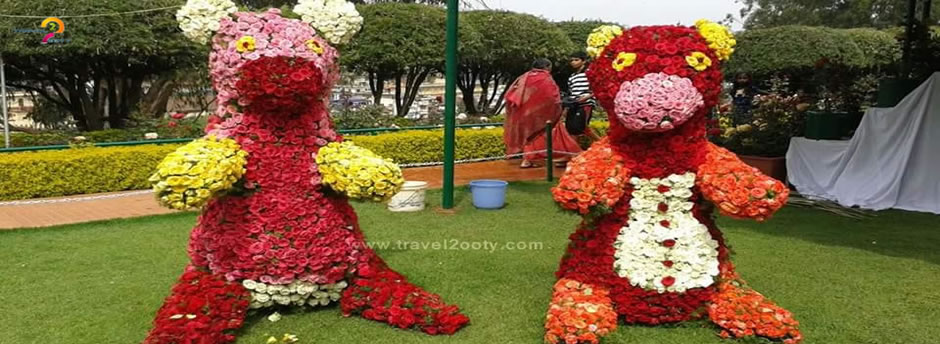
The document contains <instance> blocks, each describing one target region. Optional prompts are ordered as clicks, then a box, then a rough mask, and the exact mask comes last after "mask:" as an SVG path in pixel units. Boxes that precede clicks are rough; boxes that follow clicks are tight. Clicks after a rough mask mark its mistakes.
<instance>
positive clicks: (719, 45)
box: [695, 19, 738, 61]
mask: <svg viewBox="0 0 940 344" xmlns="http://www.w3.org/2000/svg"><path fill="white" fill-rule="evenodd" d="M695 28H696V29H698V33H699V34H700V35H702V37H703V38H705V41H707V42H708V47H709V48H711V49H712V50H713V51H714V52H715V56H718V59H719V60H722V61H725V60H728V59H729V58H731V53H733V52H734V45H735V44H737V43H738V42H737V41H735V40H734V35H732V34H731V30H728V28H727V27H725V26H724V25H721V24H718V23H715V22H712V21H709V20H705V19H700V20H698V21H696V22H695Z"/></svg>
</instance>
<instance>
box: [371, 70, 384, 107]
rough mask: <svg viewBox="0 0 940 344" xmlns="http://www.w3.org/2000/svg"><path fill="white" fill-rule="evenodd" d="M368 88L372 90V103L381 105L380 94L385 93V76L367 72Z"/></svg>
mask: <svg viewBox="0 0 940 344" xmlns="http://www.w3.org/2000/svg"><path fill="white" fill-rule="evenodd" d="M369 90H370V91H372V103H373V104H375V105H382V94H383V93H385V78H384V77H382V76H381V75H379V73H373V72H369Z"/></svg>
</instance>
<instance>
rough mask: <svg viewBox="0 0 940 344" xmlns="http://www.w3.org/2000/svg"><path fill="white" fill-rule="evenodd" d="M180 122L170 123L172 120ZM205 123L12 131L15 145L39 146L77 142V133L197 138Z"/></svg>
mask: <svg viewBox="0 0 940 344" xmlns="http://www.w3.org/2000/svg"><path fill="white" fill-rule="evenodd" d="M171 122H175V123H177V124H176V125H175V126H170V125H169V123H171ZM204 127H205V123H203V122H202V120H199V119H183V120H165V119H161V120H152V121H148V122H146V123H141V125H140V126H138V127H135V128H130V129H105V130H95V131H85V132H77V131H66V130H62V131H45V132H41V133H38V134H28V133H13V134H11V135H10V145H11V146H12V147H36V146H52V145H66V144H69V143H71V142H74V141H75V140H74V138H75V137H76V136H83V137H85V140H84V142H86V143H101V142H127V141H143V140H144V139H145V137H144V134H146V133H151V132H153V133H157V135H158V136H159V138H160V139H178V138H193V137H200V136H202V135H203V128H204Z"/></svg>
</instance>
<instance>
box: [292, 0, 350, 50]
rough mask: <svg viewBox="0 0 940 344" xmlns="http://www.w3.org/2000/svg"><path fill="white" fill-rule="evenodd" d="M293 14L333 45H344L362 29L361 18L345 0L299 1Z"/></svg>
mask: <svg viewBox="0 0 940 344" xmlns="http://www.w3.org/2000/svg"><path fill="white" fill-rule="evenodd" d="M293 11H294V13H296V14H299V15H300V19H301V20H303V21H304V22H305V23H307V24H310V26H312V27H313V28H314V29H315V30H317V33H319V34H320V36H322V37H323V38H325V39H326V40H328V41H330V43H333V44H345V43H348V42H349V41H350V40H352V38H353V36H355V35H356V33H357V32H359V28H360V27H362V16H360V15H359V12H358V11H356V6H355V5H353V4H352V3H351V2H348V1H346V0H300V1H298V2H297V6H294V9H293Z"/></svg>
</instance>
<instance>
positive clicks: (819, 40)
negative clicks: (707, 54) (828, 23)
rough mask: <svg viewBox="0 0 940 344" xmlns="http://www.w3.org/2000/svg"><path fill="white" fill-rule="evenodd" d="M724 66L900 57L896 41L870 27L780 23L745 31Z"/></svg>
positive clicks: (791, 67)
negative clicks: (781, 24)
mask: <svg viewBox="0 0 940 344" xmlns="http://www.w3.org/2000/svg"><path fill="white" fill-rule="evenodd" d="M736 38H737V41H738V45H737V47H736V48H735V52H734V55H733V56H732V58H731V60H729V61H728V64H727V65H726V69H727V73H726V75H735V74H737V73H749V74H753V75H769V74H773V73H778V72H789V71H808V70H812V69H814V68H821V67H825V66H827V65H835V66H843V67H849V68H870V67H876V66H886V65H890V64H892V63H894V62H896V61H897V60H898V59H899V58H900V48H899V46H898V44H897V41H896V40H895V39H894V38H893V37H892V36H891V35H890V34H888V33H885V32H881V31H876V30H871V29H851V30H840V29H830V28H825V27H809V26H780V27H774V28H770V29H758V30H747V31H744V32H742V33H740V34H738V35H737V37H736Z"/></svg>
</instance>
